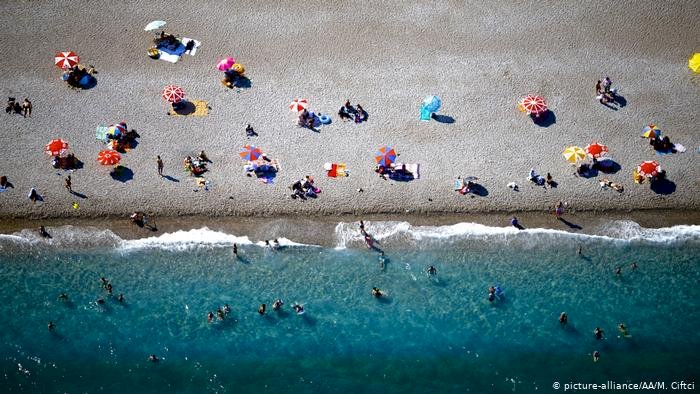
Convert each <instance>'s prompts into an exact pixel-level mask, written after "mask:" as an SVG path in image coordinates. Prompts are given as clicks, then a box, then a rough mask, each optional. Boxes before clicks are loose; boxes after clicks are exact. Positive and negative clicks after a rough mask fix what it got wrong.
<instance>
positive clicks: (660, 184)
mask: <svg viewBox="0 0 700 394" xmlns="http://www.w3.org/2000/svg"><path fill="white" fill-rule="evenodd" d="M651 190H653V191H654V193H656V194H672V193H673V192H675V191H676V184H675V183H673V182H671V181H669V180H668V179H659V180H657V181H652V182H651Z"/></svg>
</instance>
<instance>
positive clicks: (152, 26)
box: [143, 21, 165, 31]
mask: <svg viewBox="0 0 700 394" xmlns="http://www.w3.org/2000/svg"><path fill="white" fill-rule="evenodd" d="M163 26H165V21H153V22H151V23H149V24H147V25H146V27H145V28H144V29H143V30H145V31H151V30H155V29H160V28H161V27H163Z"/></svg>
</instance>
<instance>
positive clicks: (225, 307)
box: [224, 304, 231, 315]
mask: <svg viewBox="0 0 700 394" xmlns="http://www.w3.org/2000/svg"><path fill="white" fill-rule="evenodd" d="M229 313H231V307H230V306H228V304H224V314H225V315H228V314H229Z"/></svg>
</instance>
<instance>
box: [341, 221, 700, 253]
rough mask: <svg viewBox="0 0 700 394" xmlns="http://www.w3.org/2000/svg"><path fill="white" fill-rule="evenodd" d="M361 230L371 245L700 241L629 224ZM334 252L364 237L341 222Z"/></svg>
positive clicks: (686, 228) (699, 230)
mask: <svg viewBox="0 0 700 394" xmlns="http://www.w3.org/2000/svg"><path fill="white" fill-rule="evenodd" d="M365 230H366V231H367V233H368V234H370V236H371V237H372V238H373V239H374V240H375V241H379V242H381V241H392V242H393V241H395V242H397V243H401V242H407V241H408V242H419V241H450V240H468V239H475V240H488V241H498V240H502V241H508V240H512V239H515V238H516V237H517V238H518V239H522V238H524V237H530V238H531V240H532V241H545V240H555V239H571V240H586V239H599V240H608V241H613V242H648V243H662V244H670V243H675V242H686V241H700V226H692V225H679V226H673V227H663V228H644V227H641V226H640V225H639V224H638V223H636V222H633V221H628V220H624V221H612V222H610V223H608V224H606V225H605V226H603V227H602V228H601V229H600V230H599V232H598V233H596V234H585V233H577V232H570V231H563V230H555V229H545V228H530V229H526V230H518V229H516V228H514V227H492V226H486V225H483V224H479V223H465V222H463V223H456V224H451V225H445V226H413V225H411V224H410V223H408V222H396V221H382V222H365ZM335 233H336V238H337V243H336V248H338V249H343V248H346V247H348V246H350V245H355V246H359V245H363V244H364V236H363V235H362V234H361V233H360V229H359V224H358V223H357V222H352V223H345V222H341V223H338V225H337V226H336V228H335Z"/></svg>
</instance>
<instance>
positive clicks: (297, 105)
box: [289, 98, 309, 112]
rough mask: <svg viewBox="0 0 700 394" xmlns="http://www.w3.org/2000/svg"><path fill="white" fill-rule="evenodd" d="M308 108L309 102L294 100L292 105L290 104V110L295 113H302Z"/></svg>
mask: <svg viewBox="0 0 700 394" xmlns="http://www.w3.org/2000/svg"><path fill="white" fill-rule="evenodd" d="M308 106H309V100H307V99H299V98H296V99H294V101H292V103H291V104H289V110H290V111H295V112H301V111H303V110H304V109H305V108H306V107H308Z"/></svg>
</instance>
